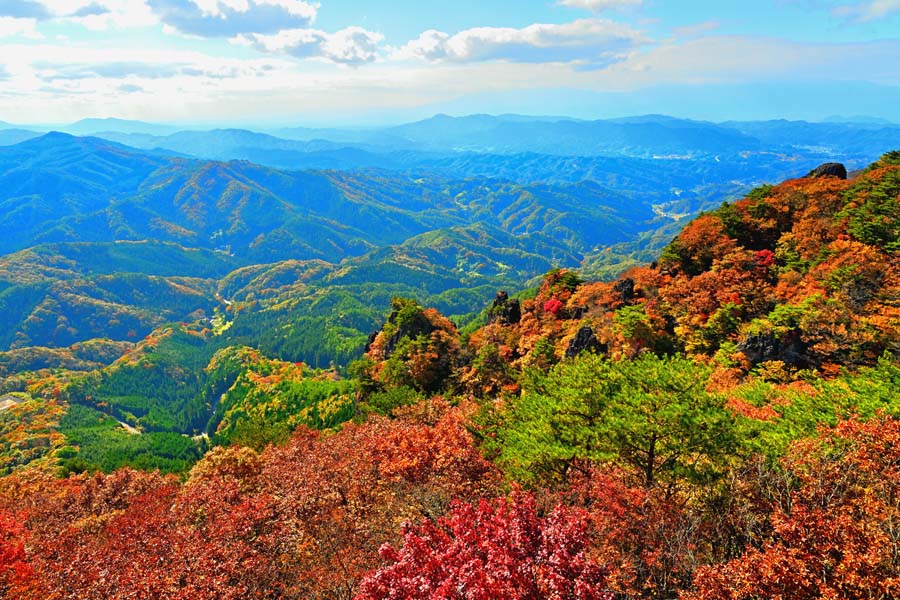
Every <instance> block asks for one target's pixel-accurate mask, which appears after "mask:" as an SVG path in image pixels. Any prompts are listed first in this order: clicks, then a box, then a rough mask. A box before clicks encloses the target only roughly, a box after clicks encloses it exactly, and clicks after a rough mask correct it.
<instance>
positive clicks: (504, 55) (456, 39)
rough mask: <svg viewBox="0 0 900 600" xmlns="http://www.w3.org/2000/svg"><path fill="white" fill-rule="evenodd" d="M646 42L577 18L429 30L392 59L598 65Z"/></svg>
mask: <svg viewBox="0 0 900 600" xmlns="http://www.w3.org/2000/svg"><path fill="white" fill-rule="evenodd" d="M647 41H648V40H647V39H646V38H644V37H643V35H642V34H641V33H640V32H638V31H636V30H634V29H632V28H631V27H630V26H628V25H625V24H622V23H616V22H614V21H609V20H606V19H580V20H578V21H574V22H572V23H565V24H562V25H550V24H540V23H537V24H534V25H529V26H528V27H525V28H523V29H512V28H505V27H477V28H474V29H467V30H465V31H461V32H459V33H457V34H456V35H452V36H451V35H449V34H447V33H444V32H442V31H437V30H429V31H426V32H424V33H423V34H422V35H420V36H419V37H418V38H417V39H415V40H412V41H411V42H409V43H408V44H406V46H404V47H403V48H401V49H400V50H399V51H398V52H397V53H396V56H397V57H399V58H411V57H417V58H424V59H427V60H430V61H450V62H475V61H486V60H506V61H510V62H526V63H547V62H573V63H580V64H583V65H589V66H592V67H602V66H605V65H609V64H611V63H614V62H616V61H618V60H620V59H621V58H622V57H623V56H624V55H625V54H626V53H627V52H628V51H630V50H632V49H634V48H636V47H638V46H640V45H642V44H644V43H647Z"/></svg>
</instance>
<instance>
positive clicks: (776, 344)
mask: <svg viewBox="0 0 900 600" xmlns="http://www.w3.org/2000/svg"><path fill="white" fill-rule="evenodd" d="M738 350H740V351H741V352H743V353H744V355H745V356H746V357H747V360H749V361H750V363H751V364H754V365H755V364H758V363H761V362H763V361H767V360H780V361H783V362H784V363H785V364H788V365H792V366H795V367H806V366H808V365H809V360H808V358H807V356H806V344H804V343H803V341H802V340H801V339H800V336H799V334H798V333H790V334H788V335H787V336H785V339H778V337H776V336H775V334H774V333H772V332H765V333H756V334H751V335H748V336H747V337H746V339H744V341H742V342H741V343H740V344H738Z"/></svg>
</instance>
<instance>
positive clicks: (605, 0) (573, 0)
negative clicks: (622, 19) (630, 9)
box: [558, 0, 643, 13]
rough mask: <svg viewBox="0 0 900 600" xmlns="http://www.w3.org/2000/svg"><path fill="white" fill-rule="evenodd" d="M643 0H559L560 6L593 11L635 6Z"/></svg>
mask: <svg viewBox="0 0 900 600" xmlns="http://www.w3.org/2000/svg"><path fill="white" fill-rule="evenodd" d="M642 1H643V0H559V2H558V4H559V5H560V6H568V7H569V8H583V9H585V10H589V11H591V12H594V13H599V12H602V11H604V10H610V9H614V8H622V7H623V6H635V5H638V4H641V2H642Z"/></svg>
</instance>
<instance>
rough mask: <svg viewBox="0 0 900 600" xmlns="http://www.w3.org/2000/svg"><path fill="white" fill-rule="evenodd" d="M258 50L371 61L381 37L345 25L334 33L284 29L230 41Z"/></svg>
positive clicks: (350, 61) (352, 62)
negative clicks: (271, 33)
mask: <svg viewBox="0 0 900 600" xmlns="http://www.w3.org/2000/svg"><path fill="white" fill-rule="evenodd" d="M232 41H233V42H234V43H237V44H244V45H249V46H253V47H254V48H256V49H257V50H259V51H261V52H273V53H278V54H287V55H290V56H294V57H296V58H325V59H328V60H330V61H332V62H335V63H339V64H346V65H359V64H363V63H370V62H374V61H375V60H376V59H377V58H378V50H379V46H380V44H381V43H382V42H383V41H384V36H383V35H381V34H380V33H375V32H373V31H367V30H365V29H363V28H362V27H347V28H346V29H342V30H340V31H337V32H335V33H327V32H325V31H319V30H318V29H286V30H284V31H279V32H278V33H276V34H274V35H260V34H249V35H241V36H237V37H235V38H233V40H232Z"/></svg>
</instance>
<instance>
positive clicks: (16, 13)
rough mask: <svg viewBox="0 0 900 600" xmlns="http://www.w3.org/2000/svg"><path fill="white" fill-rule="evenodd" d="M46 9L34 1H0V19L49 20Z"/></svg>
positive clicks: (48, 12) (48, 13)
mask: <svg viewBox="0 0 900 600" xmlns="http://www.w3.org/2000/svg"><path fill="white" fill-rule="evenodd" d="M51 16H52V15H51V14H50V11H49V10H47V7H46V6H44V5H43V4H41V3H40V2H35V1H34V0H0V17H15V18H18V19H38V20H41V19H49V18H50V17H51Z"/></svg>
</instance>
